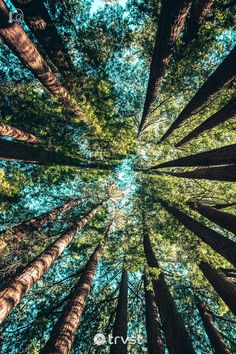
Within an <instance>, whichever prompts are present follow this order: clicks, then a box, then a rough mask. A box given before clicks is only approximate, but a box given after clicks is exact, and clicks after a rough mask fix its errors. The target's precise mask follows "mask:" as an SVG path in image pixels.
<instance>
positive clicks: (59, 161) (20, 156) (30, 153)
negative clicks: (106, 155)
mask: <svg viewBox="0 0 236 354" xmlns="http://www.w3.org/2000/svg"><path fill="white" fill-rule="evenodd" d="M0 160H13V161H23V162H28V163H36V164H46V165H61V166H74V167H79V168H81V169H102V170H103V169H104V170H112V169H113V168H115V167H116V165H112V164H110V165H108V164H107V163H103V162H99V161H92V162H87V161H86V160H82V159H78V158H73V157H69V156H66V155H64V154H62V153H59V152H54V151H50V150H46V149H45V148H43V147H36V146H31V145H26V144H22V143H19V142H12V141H7V140H1V139H0Z"/></svg>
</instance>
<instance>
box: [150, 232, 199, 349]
mask: <svg viewBox="0 0 236 354" xmlns="http://www.w3.org/2000/svg"><path fill="white" fill-rule="evenodd" d="M143 244H144V253H145V256H146V259H147V264H148V266H149V267H151V268H156V269H157V270H158V269H159V266H158V262H157V260H156V257H155V255H154V252H153V250H152V246H151V242H150V238H149V234H148V232H147V229H146V225H144V237H143ZM151 278H152V283H153V289H154V292H155V299H156V303H157V306H158V310H159V313H160V317H161V323H162V327H163V331H164V333H165V337H166V342H167V347H168V350H169V353H170V354H183V353H186V354H193V353H195V351H194V349H193V347H192V343H191V340H190V337H189V335H188V332H187V331H186V329H185V326H184V322H183V320H182V317H181V315H180V314H179V312H178V310H177V308H176V305H175V302H174V300H173V298H172V295H171V293H170V291H169V288H168V286H167V284H166V282H165V277H164V274H163V273H162V272H161V273H160V275H159V277H156V276H155V275H151Z"/></svg>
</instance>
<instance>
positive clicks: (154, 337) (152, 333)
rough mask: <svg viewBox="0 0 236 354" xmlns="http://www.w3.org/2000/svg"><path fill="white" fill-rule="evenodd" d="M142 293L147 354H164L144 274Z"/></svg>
mask: <svg viewBox="0 0 236 354" xmlns="http://www.w3.org/2000/svg"><path fill="white" fill-rule="evenodd" d="M144 293H145V317H146V331H147V347H148V353H149V354H164V352H165V349H164V345H163V342H162V339H161V333H160V327H161V324H160V321H159V319H158V310H157V305H156V303H155V296H154V294H153V291H152V290H151V289H148V280H147V276H146V274H145V275H144Z"/></svg>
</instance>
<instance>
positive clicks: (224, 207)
mask: <svg viewBox="0 0 236 354" xmlns="http://www.w3.org/2000/svg"><path fill="white" fill-rule="evenodd" d="M235 205H236V202H233V203H224V204H215V205H214V206H213V208H216V209H226V208H230V207H231V206H235Z"/></svg>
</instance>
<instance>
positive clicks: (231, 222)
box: [188, 201, 236, 235]
mask: <svg viewBox="0 0 236 354" xmlns="http://www.w3.org/2000/svg"><path fill="white" fill-rule="evenodd" d="M188 205H189V206H190V207H191V208H193V209H195V210H197V211H198V212H199V213H200V214H201V215H203V216H205V217H206V218H207V219H209V220H211V221H212V222H214V223H215V224H217V225H219V226H221V227H223V228H224V229H226V230H228V231H230V232H233V233H234V234H235V235H236V216H235V215H232V214H230V213H226V212H224V211H220V210H217V209H216V208H213V207H211V206H209V205H204V204H202V203H199V202H197V201H190V202H188Z"/></svg>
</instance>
